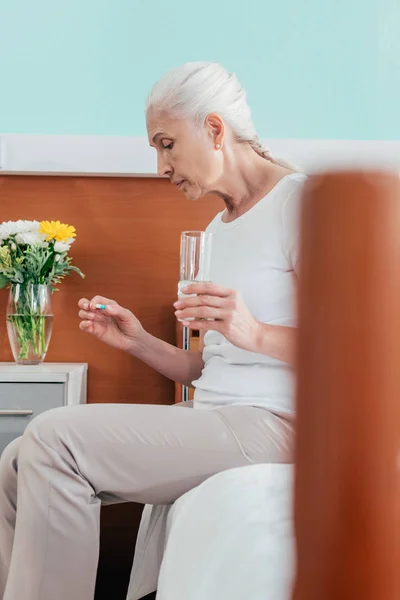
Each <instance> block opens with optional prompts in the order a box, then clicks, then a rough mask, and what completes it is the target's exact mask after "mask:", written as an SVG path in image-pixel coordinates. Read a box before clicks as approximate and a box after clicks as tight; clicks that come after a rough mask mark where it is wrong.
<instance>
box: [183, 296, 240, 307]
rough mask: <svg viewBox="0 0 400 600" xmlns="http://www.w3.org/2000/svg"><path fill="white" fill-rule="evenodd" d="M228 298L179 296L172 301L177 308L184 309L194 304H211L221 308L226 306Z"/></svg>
mask: <svg viewBox="0 0 400 600" xmlns="http://www.w3.org/2000/svg"><path fill="white" fill-rule="evenodd" d="M228 304H229V298H221V297H220V296H208V295H207V294H204V295H203V296H191V297H190V298H180V299H179V300H178V301H177V302H175V303H174V306H175V308H176V309H178V310H184V309H185V308H193V307H195V306H213V307H214V308H223V307H224V306H228Z"/></svg>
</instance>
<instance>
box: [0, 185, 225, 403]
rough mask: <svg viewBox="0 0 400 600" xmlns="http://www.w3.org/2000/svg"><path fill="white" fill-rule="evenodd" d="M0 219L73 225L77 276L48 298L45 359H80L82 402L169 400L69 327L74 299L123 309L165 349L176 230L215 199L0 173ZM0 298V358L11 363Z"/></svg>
mask: <svg viewBox="0 0 400 600" xmlns="http://www.w3.org/2000/svg"><path fill="white" fill-rule="evenodd" d="M0 201H1V220H2V221H4V220H10V219H11V220H14V219H36V220H39V221H40V220H43V219H47V220H57V219H58V220H61V221H63V222H66V223H69V224H73V225H74V226H75V227H76V229H77V240H76V242H75V244H74V246H73V248H72V250H71V255H72V256H73V258H74V261H75V262H76V264H77V265H78V266H79V267H80V268H81V269H82V270H83V272H84V273H85V274H86V279H84V280H81V278H80V277H78V276H77V275H72V276H70V277H68V278H66V279H65V280H64V282H63V283H62V284H61V285H60V291H59V292H58V293H57V294H55V296H54V302H55V321H54V331H53V337H52V340H51V344H50V348H49V352H48V355H47V358H46V360H48V361H73V362H88V363H89V374H88V377H89V379H88V400H89V402H133V403H147V402H148V403H156V404H172V403H173V401H174V385H173V383H172V382H169V381H167V380H166V379H165V378H164V377H161V376H160V375H158V374H157V373H156V372H155V371H153V370H152V369H149V368H147V367H146V366H144V365H143V364H142V363H139V362H138V361H137V360H135V359H133V358H132V357H130V356H128V355H126V354H123V353H121V352H118V351H116V350H113V349H111V348H109V347H107V346H106V345H104V344H101V343H100V342H98V341H97V340H95V339H93V338H91V336H89V335H87V334H84V333H82V332H81V331H80V330H79V329H78V323H79V320H78V316H77V302H78V300H79V298H81V297H87V298H91V297H92V296H94V295H95V294H102V295H104V296H106V297H109V298H113V299H115V300H117V301H118V302H119V303H120V304H122V305H123V306H126V307H128V308H130V309H131V310H132V311H134V312H135V314H136V315H137V316H138V317H139V319H140V320H141V322H142V324H143V326H144V327H145V328H146V329H147V330H148V331H150V332H151V333H153V334H154V335H156V336H159V337H161V338H163V339H165V340H167V341H169V342H171V343H175V338H176V334H175V324H176V321H175V317H174V314H173V307H172V303H173V302H174V301H175V299H176V289H177V282H178V276H179V273H178V271H179V242H180V232H181V231H184V230H186V229H203V228H204V227H205V226H206V225H207V223H208V222H209V221H210V220H211V219H212V217H213V216H214V215H215V214H216V213H217V212H218V210H221V203H220V201H218V199H216V198H211V197H209V198H206V199H203V200H202V201H201V202H192V203H191V202H189V201H188V200H186V199H185V197H184V196H183V195H182V194H179V193H178V192H177V191H176V190H175V189H174V188H173V187H172V186H171V184H170V183H169V182H168V181H166V180H161V179H159V180H158V179H154V178H142V179H141V178H100V177H98V178H96V177H93V178H90V177H43V176H3V177H0ZM6 297H7V293H6V291H4V290H3V291H1V292H0V360H2V361H7V360H12V355H11V351H10V349H9V344H8V341H7V337H6V332H5V318H4V310H5V303H6Z"/></svg>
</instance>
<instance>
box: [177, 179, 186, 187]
mask: <svg viewBox="0 0 400 600" xmlns="http://www.w3.org/2000/svg"><path fill="white" fill-rule="evenodd" d="M184 183H185V179H179V180H178V181H176V182H175V185H176V187H177V188H178V189H180V188H181V187H182V185H183V184H184Z"/></svg>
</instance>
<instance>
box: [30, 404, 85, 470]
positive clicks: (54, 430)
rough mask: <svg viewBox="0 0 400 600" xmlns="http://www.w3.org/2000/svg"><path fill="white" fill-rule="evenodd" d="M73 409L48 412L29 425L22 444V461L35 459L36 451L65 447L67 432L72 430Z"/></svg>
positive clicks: (57, 409) (55, 409) (54, 409)
mask: <svg viewBox="0 0 400 600" xmlns="http://www.w3.org/2000/svg"><path fill="white" fill-rule="evenodd" d="M73 412H74V410H73V407H67V406H63V407H60V408H53V409H50V410H47V411H45V412H43V413H41V414H40V415H38V416H37V417H35V418H34V419H32V421H31V422H30V423H29V425H28V427H27V428H26V429H25V431H24V434H23V436H22V439H21V444H20V461H25V460H28V461H31V460H34V459H35V455H36V453H35V449H36V448H38V447H39V446H40V448H41V450H43V449H46V448H47V449H49V450H54V451H56V452H57V451H58V450H59V449H60V447H62V445H63V440H64V438H65V434H66V432H67V431H68V430H69V429H70V428H71V423H70V420H71V419H70V417H71V416H72V414H71V413H73Z"/></svg>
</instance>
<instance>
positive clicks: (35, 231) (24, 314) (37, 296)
mask: <svg viewBox="0 0 400 600" xmlns="http://www.w3.org/2000/svg"><path fill="white" fill-rule="evenodd" d="M75 236H76V233H75V227H72V226H71V225H65V224H63V223H60V221H42V222H41V223H39V222H38V221H7V222H4V223H2V224H1V225H0V289H1V288H4V287H6V286H8V287H9V288H10V297H9V303H8V307H7V330H8V334H9V338H10V343H11V348H12V350H13V354H14V357H15V358H16V360H17V361H18V362H29V363H37V362H41V361H42V360H43V358H44V355H45V353H46V350H47V345H48V341H49V338H50V334H51V322H52V317H53V314H52V311H51V310H49V307H51V294H52V293H53V292H54V291H57V287H56V286H57V284H58V283H59V282H60V281H61V280H62V279H64V277H65V276H66V275H69V274H70V273H71V272H72V271H75V272H76V273H78V274H79V275H80V276H81V277H84V275H83V273H82V272H81V270H80V269H78V267H75V266H73V265H72V264H71V263H72V259H71V258H70V257H69V256H68V251H69V250H70V248H71V244H72V243H73V242H74V238H75ZM49 317H50V319H49ZM16 355H17V356H16ZM32 355H33V357H32Z"/></svg>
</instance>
